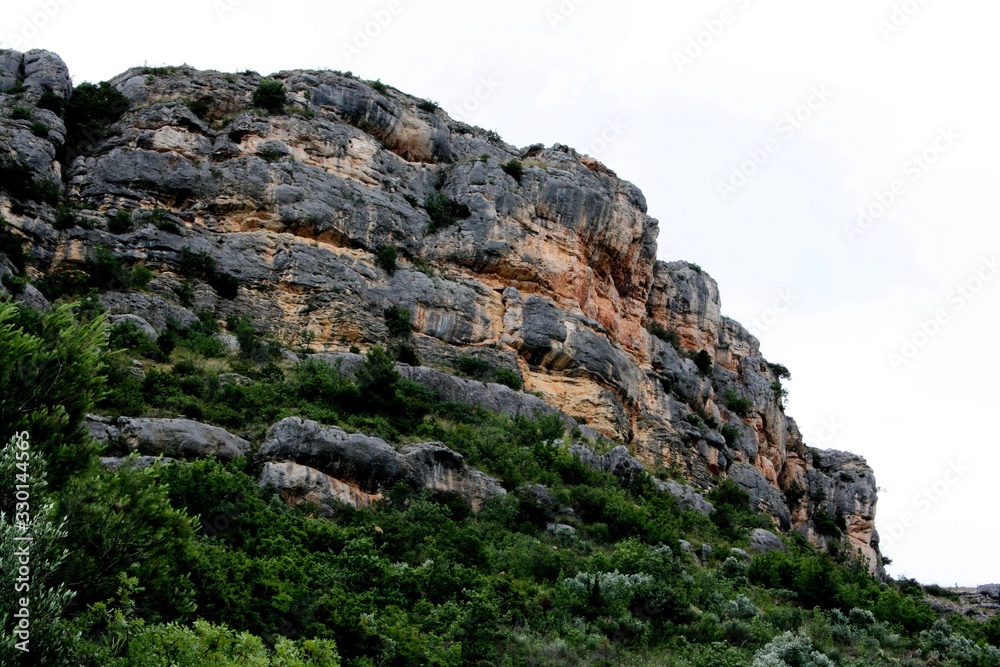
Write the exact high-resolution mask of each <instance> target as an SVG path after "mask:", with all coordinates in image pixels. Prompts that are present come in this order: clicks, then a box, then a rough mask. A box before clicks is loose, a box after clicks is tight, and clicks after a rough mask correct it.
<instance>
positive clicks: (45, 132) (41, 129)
mask: <svg viewBox="0 0 1000 667" xmlns="http://www.w3.org/2000/svg"><path fill="white" fill-rule="evenodd" d="M30 129H31V133H32V134H33V135H35V136H36V137H39V138H41V139H48V138H49V131H50V130H49V126H48V125H46V124H45V123H43V122H42V121H40V120H36V121H34V122H32V123H31V128H30Z"/></svg>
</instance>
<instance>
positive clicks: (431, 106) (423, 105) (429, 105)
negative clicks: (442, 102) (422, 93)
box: [417, 100, 438, 113]
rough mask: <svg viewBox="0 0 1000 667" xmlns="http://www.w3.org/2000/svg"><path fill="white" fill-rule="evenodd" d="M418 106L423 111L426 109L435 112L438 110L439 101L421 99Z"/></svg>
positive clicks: (428, 111)
mask: <svg viewBox="0 0 1000 667" xmlns="http://www.w3.org/2000/svg"><path fill="white" fill-rule="evenodd" d="M417 108H418V109H420V110H421V111H426V112H427V113H434V112H435V111H437V110H438V105H437V102H433V101H431V100H421V101H420V102H419V103H417Z"/></svg>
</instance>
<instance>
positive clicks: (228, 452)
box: [91, 417, 250, 461]
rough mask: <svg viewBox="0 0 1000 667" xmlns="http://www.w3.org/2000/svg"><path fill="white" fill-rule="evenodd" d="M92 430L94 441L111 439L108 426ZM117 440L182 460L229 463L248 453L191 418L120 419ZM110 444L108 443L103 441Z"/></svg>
mask: <svg viewBox="0 0 1000 667" xmlns="http://www.w3.org/2000/svg"><path fill="white" fill-rule="evenodd" d="M101 426H102V427H105V428H104V429H102V428H101V427H93V426H92V427H91V434H92V435H94V436H95V438H96V439H98V440H101V438H110V437H112V436H113V433H114V432H113V431H111V430H110V427H108V425H101ZM114 426H115V428H116V429H117V431H118V433H119V434H120V435H119V438H118V439H119V441H120V442H122V443H124V444H126V445H127V446H128V447H129V449H131V450H132V451H137V452H139V453H141V454H147V455H154V456H155V455H161V454H163V455H171V456H177V457H181V458H187V457H192V458H206V457H209V456H214V457H215V458H217V459H219V460H221V461H231V460H232V459H235V458H237V457H239V456H246V455H247V454H249V453H250V443H249V442H247V441H246V440H244V439H243V438H240V437H238V436H235V435H233V434H232V433H229V432H228V431H226V430H224V429H221V428H219V427H217V426H210V425H208V424H202V423H200V422H196V421H191V420H190V419H137V418H130V417H120V418H119V419H118V421H117V422H116V423H115V425H114ZM105 441H107V442H111V441H110V440H105Z"/></svg>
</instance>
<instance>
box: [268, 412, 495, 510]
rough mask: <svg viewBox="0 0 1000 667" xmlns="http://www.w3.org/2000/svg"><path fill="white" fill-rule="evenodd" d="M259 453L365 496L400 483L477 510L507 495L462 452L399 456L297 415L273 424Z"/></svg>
mask: <svg viewBox="0 0 1000 667" xmlns="http://www.w3.org/2000/svg"><path fill="white" fill-rule="evenodd" d="M260 455H261V456H262V457H264V458H265V459H267V460H269V461H272V462H294V463H297V464H299V465H301V466H306V467H308V468H312V469H314V470H317V471H319V472H321V473H323V474H324V475H326V476H328V477H330V478H332V479H333V480H336V481H339V482H341V483H343V484H346V485H349V486H350V487H353V488H355V489H357V490H359V491H361V492H363V493H365V494H369V495H376V494H379V493H381V492H382V491H384V490H387V489H390V488H392V486H394V485H395V484H397V483H400V482H404V483H407V484H409V485H411V486H412V487H414V488H427V489H433V490H436V491H443V492H449V493H455V494H457V495H459V496H461V497H462V498H464V499H465V500H466V501H467V502H468V503H469V504H470V505H471V506H472V507H473V509H476V510H478V509H480V508H482V506H483V503H485V502H486V501H487V500H489V499H490V498H493V497H495V496H498V495H503V494H505V493H506V490H504V489H503V487H501V486H500V484H499V483H498V482H497V481H496V480H494V479H493V478H491V477H489V476H487V475H484V474H483V473H482V472H480V471H478V470H474V469H472V468H469V466H468V465H467V464H466V463H465V459H464V457H462V455H461V454H459V453H458V452H455V451H452V450H450V449H448V448H447V447H444V446H443V445H441V444H440V443H433V442H431V443H419V444H412V445H407V446H406V447H404V448H403V450H402V451H401V452H398V451H396V449H395V448H393V447H392V446H391V445H389V444H388V443H386V442H385V441H384V440H382V439H381V438H373V437H370V436H366V435H361V434H358V433H347V432H346V431H344V430H343V429H340V428H338V427H335V426H323V425H321V424H318V423H316V422H314V421H309V420H304V419H300V418H298V417H289V418H287V419H283V420H282V421H280V422H278V423H277V424H275V425H274V426H272V427H271V428H270V430H269V431H268V433H267V437H266V440H265V442H264V445H263V446H262V447H261V450H260ZM310 488H311V487H310ZM316 493H318V492H316Z"/></svg>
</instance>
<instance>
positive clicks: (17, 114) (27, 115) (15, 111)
mask: <svg viewBox="0 0 1000 667" xmlns="http://www.w3.org/2000/svg"><path fill="white" fill-rule="evenodd" d="M10 119H11V120H31V109H29V108H27V107H14V108H12V109H11V110H10Z"/></svg>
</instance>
